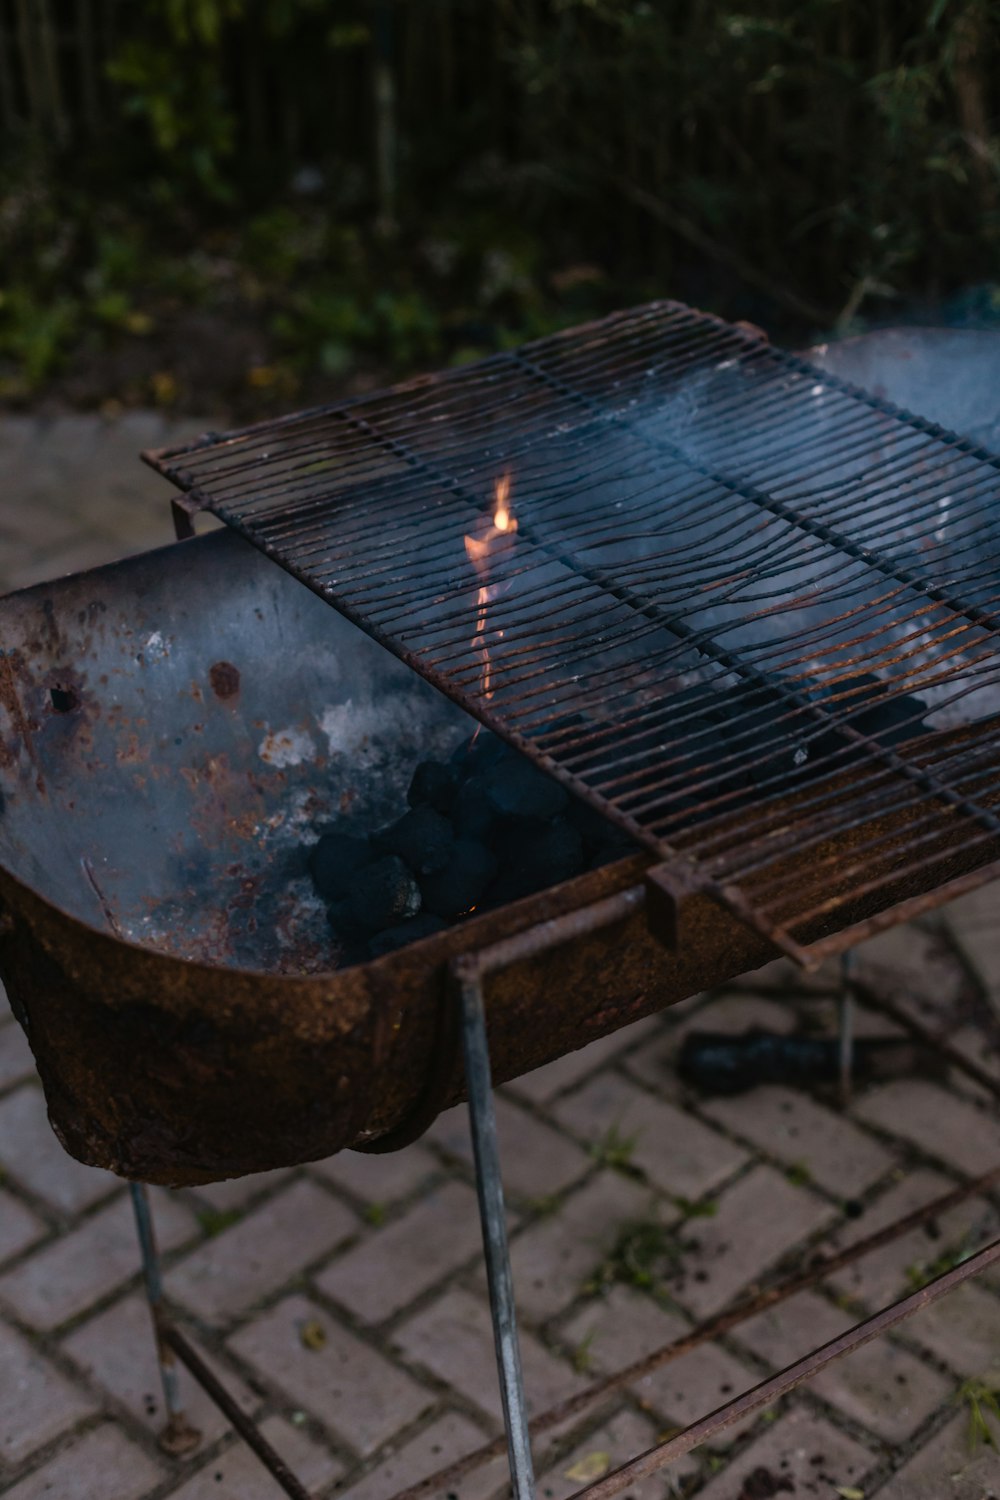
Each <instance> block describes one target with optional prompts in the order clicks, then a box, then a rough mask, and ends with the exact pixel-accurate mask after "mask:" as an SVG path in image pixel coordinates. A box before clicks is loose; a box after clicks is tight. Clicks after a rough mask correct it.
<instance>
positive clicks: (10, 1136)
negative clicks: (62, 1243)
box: [0, 1083, 121, 1214]
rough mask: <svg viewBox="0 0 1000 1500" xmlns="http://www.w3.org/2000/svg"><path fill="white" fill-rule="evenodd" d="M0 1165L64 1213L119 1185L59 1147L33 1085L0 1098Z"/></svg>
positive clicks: (108, 1175) (103, 1195)
mask: <svg viewBox="0 0 1000 1500" xmlns="http://www.w3.org/2000/svg"><path fill="white" fill-rule="evenodd" d="M0 1164H2V1165H3V1167H4V1170H5V1171H6V1172H7V1174H8V1175H9V1176H10V1177H11V1179H12V1180H13V1181H14V1182H18V1183H20V1184H21V1186H22V1187H24V1188H26V1189H27V1190H28V1191H29V1192H32V1193H34V1194H36V1196H37V1197H39V1198H41V1199H42V1200H43V1201H44V1202H45V1203H48V1204H50V1205H51V1207H52V1208H56V1209H59V1210H60V1211H61V1212H62V1213H65V1214H76V1213H79V1212H80V1210H81V1209H82V1208H89V1206H90V1205H91V1204H92V1203H97V1202H98V1201H99V1199H101V1198H106V1197H107V1196H108V1194H109V1193H110V1192H112V1191H113V1190H114V1189H115V1188H118V1187H120V1186H121V1183H120V1182H119V1180H118V1178H117V1177H113V1176H112V1175H111V1173H110V1172H101V1171H98V1170H97V1169H96V1168H94V1167H85V1166H83V1165H82V1164H81V1163H80V1162H78V1161H74V1159H73V1157H72V1156H69V1155H68V1154H67V1152H66V1151H64V1150H63V1148H62V1146H61V1145H60V1144H59V1141H58V1140H57V1138H56V1136H55V1135H54V1133H53V1130H52V1126H51V1125H50V1124H49V1120H48V1115H47V1114H46V1112H45V1098H44V1095H43V1094H42V1091H41V1089H40V1088H38V1087H37V1085H36V1084H34V1083H30V1084H25V1085H24V1086H23V1087H22V1088H19V1089H15V1090H14V1092H13V1093H11V1094H8V1095H7V1096H6V1097H5V1098H4V1099H0Z"/></svg>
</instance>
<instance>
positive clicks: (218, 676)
mask: <svg viewBox="0 0 1000 1500" xmlns="http://www.w3.org/2000/svg"><path fill="white" fill-rule="evenodd" d="M208 680H209V682H210V683H211V684H212V692H213V693H214V694H215V696H216V697H217V698H222V699H223V700H225V699H226V698H235V697H236V694H237V693H238V692H239V690H240V672H239V668H238V667H234V666H233V664H232V662H231V661H217V662H216V663H215V664H214V665H213V666H211V667H210V668H209V671H208Z"/></svg>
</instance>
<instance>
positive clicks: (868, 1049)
mask: <svg viewBox="0 0 1000 1500" xmlns="http://www.w3.org/2000/svg"><path fill="white" fill-rule="evenodd" d="M932 1061H933V1060H932V1059H930V1058H929V1057H928V1055H927V1053H926V1050H924V1051H921V1050H920V1049H919V1048H918V1047H917V1046H916V1045H915V1044H914V1043H913V1042H911V1041H908V1040H906V1039H901V1038H898V1037H861V1038H860V1039H859V1040H858V1041H856V1042H855V1043H854V1068H853V1073H854V1077H855V1078H857V1079H858V1080H864V1079H871V1078H899V1077H902V1076H904V1075H905V1074H908V1073H915V1072H918V1071H920V1072H926V1071H927V1069H928V1065H929V1064H930V1063H931V1062H932ZM677 1071H678V1073H679V1074H680V1076H681V1078H683V1079H684V1081H685V1083H690V1084H691V1085H693V1087H694V1088H696V1089H698V1090H699V1091H700V1092H701V1093H703V1094H745V1093H746V1092H747V1091H748V1090H749V1089H753V1088H756V1087H757V1086H758V1085H759V1084H762V1083H784V1084H788V1085H790V1086H792V1087H795V1086H796V1085H800V1086H802V1085H811V1084H816V1083H835V1082H836V1081H837V1079H838V1078H839V1077H840V1044H839V1042H838V1040H837V1038H836V1037H824V1036H821V1037H813V1036H782V1035H780V1034H778V1033H776V1032H773V1031H764V1030H761V1029H759V1028H757V1027H755V1028H753V1029H752V1030H750V1031H744V1032H742V1033H741V1034H740V1035H739V1036H730V1035H728V1034H727V1033H725V1032H716V1031H691V1032H689V1033H688V1035H687V1036H686V1037H685V1038H684V1043H683V1046H682V1047H681V1051H680V1056H679V1058H678V1060H677Z"/></svg>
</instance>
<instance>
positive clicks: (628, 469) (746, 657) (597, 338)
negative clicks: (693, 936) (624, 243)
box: [149, 303, 1000, 961]
mask: <svg viewBox="0 0 1000 1500" xmlns="http://www.w3.org/2000/svg"><path fill="white" fill-rule="evenodd" d="M149 457H150V461H151V462H152V463H153V464H154V466H155V467H157V468H158V469H159V470H160V471H161V472H163V473H164V474H166V475H168V476H169V477H170V478H171V479H172V480H174V481H175V483H177V484H178V485H179V486H180V487H181V488H182V489H184V490H187V491H189V492H190V493H191V496H192V499H193V501H194V502H196V503H197V504H198V505H200V506H201V507H203V508H205V509H208V510H211V511H213V512H214V513H215V514H217V515H218V516H220V517H221V518H222V519H223V520H224V521H226V522H227V523H228V524H229V525H231V526H233V527H235V528H236V529H237V530H239V531H240V532H242V533H243V534H244V535H245V536H247V537H248V538H249V539H250V540H251V541H252V542H254V543H255V544H256V545H257V546H259V547H261V548H263V550H264V551H265V552H267V553H268V554H269V555H270V556H271V557H273V558H274V559H275V560H276V561H278V562H279V563H280V564H281V565H282V566H283V567H285V568H287V569H288V570H289V571H290V572H292V573H293V574H295V576H296V577H298V578H300V579H302V581H303V582H305V583H306V584H308V585H309V586H310V587H311V588H313V589H315V590H316V591H317V592H318V593H320V594H322V595H323V596H324V597H325V598H326V599H328V600H329V601H330V602H331V603H333V604H335V605H336V606H337V608H338V609H340V610H342V611H343V612H344V613H345V614H347V615H348V616H349V617H350V618H351V619H352V620H354V621H356V622H357V623H358V624H359V625H360V626H362V627H363V629H364V630H366V631H367V632H368V633H369V634H371V635H373V636H374V637H375V638H376V639H378V640H380V641H381V642H383V643H384V644H385V645H387V646H388V647H389V648H390V649H391V650H393V651H394V652H396V654H397V655H399V656H401V657H403V659H405V660H406V661H408V662H409V663H410V664H411V665H412V666H413V667H414V668H416V670H418V671H419V672H421V673H422V674H423V675H424V676H426V677H427V678H428V679H429V680H430V681H432V682H433V683H435V684H436V685H437V686H438V687H439V688H441V689H442V690H443V691H445V692H446V693H448V694H449V695H450V696H451V697H453V698H455V699H457V700H458V701H459V702H460V703H461V704H462V705H463V706H464V707H466V708H467V709H469V711H470V712H472V713H473V714H475V715H476V716H477V717H478V718H479V719H481V720H482V721H483V722H485V723H487V724H489V725H490V726H491V727H493V728H495V729H496V730H498V731H499V732H500V733H501V734H503V735H504V736H505V737H506V738H508V739H510V740H512V741H513V742H514V743H516V744H518V745H519V746H520V747H521V748H523V749H524V750H525V751H526V752H527V753H528V754H529V755H531V756H532V757H533V758H534V759H535V760H536V761H538V762H539V763H540V764H542V765H544V766H545V767H546V768H547V769H549V770H550V771H552V772H553V773H554V774H556V775H559V776H560V777H561V778H563V779H565V780H567V781H568V782H569V783H570V784H571V785H572V786H573V787H574V789H575V790H576V791H577V792H579V793H580V794H581V795H583V796H584V797H586V798H588V799H589V800H591V801H592V802H593V803H595V804H596V805H597V806H598V807H599V808H600V810H601V811H602V812H603V813H604V814H605V816H607V817H610V818H612V819H613V820H615V821H617V822H618V823H620V824H621V825H622V826H623V827H624V828H626V829H627V830H628V831H629V832H630V833H631V834H632V835H633V836H634V837H635V838H636V839H637V840H638V841H639V842H640V843H641V844H643V845H644V846H646V847H647V848H649V849H651V850H653V851H655V852H656V853H657V854H658V855H660V856H661V857H662V859H663V860H665V861H667V863H668V866H669V869H670V871H671V872H672V878H673V881H674V883H675V885H676V887H677V888H678V889H680V890H683V891H686V892H687V891H695V890H704V891H708V892H709V893H711V894H713V895H714V896H715V897H716V898H717V899H719V900H721V901H723V902H724V903H725V904H726V905H728V906H729V907H730V908H731V909H733V910H734V911H736V912H737V913H738V914H739V915H740V916H741V917H742V918H743V919H744V920H746V921H748V922H750V923H751V924H752V925H753V926H754V927H756V928H757V929H758V930H759V931H761V932H763V933H765V934H766V935H767V936H769V937H770V938H772V939H773V940H775V941H776V942H778V943H779V944H780V945H781V946H783V947H784V948H785V949H786V951H788V952H789V953H791V954H793V955H794V956H795V957H797V958H799V959H800V960H801V961H810V960H812V959H815V958H816V957H817V956H819V955H820V954H822V953H825V952H829V951H834V950H835V949H837V948H839V947H843V946H846V945H847V943H848V942H849V941H851V940H853V939H854V938H856V937H857V931H856V930H855V931H854V932H853V933H852V932H851V928H852V924H853V923H854V922H855V920H856V914H857V912H858V910H859V909H860V908H859V902H863V903H867V909H871V907H872V906H876V907H886V908H888V907H890V906H893V907H894V909H895V916H896V917H897V918H899V917H901V916H903V915H906V914H907V913H909V912H912V911H913V910H914V909H915V908H916V906H918V905H928V904H931V901H932V900H933V901H937V900H939V899H944V898H945V897H947V895H948V894H949V893H952V892H954V891H955V890H957V889H958V888H959V887H960V886H967V885H969V884H972V883H979V882H980V881H982V880H985V879H987V878H990V877H991V876H992V875H994V874H996V873H998V872H1000V863H997V864H996V867H994V863H993V862H995V861H997V860H998V856H1000V839H998V835H1000V809H998V810H997V811H994V806H995V804H996V803H997V802H998V800H1000V785H998V779H997V771H998V766H1000V654H998V649H997V632H998V629H1000V623H998V622H1000V574H998V570H997V562H998V559H1000V506H998V505H997V504H996V501H997V498H998V494H1000V472H998V470H1000V460H997V459H994V458H992V457H991V456H990V455H988V454H986V453H983V452H981V451H979V450H976V449H974V448H973V447H972V446H971V445H970V444H969V443H967V442H964V441H962V440H961V439H959V438H957V437H955V436H954V435H952V434H949V433H947V432H944V431H943V430H941V429H939V428H936V427H934V426H933V425H932V424H930V423H927V422H925V421H923V420H921V419H919V418H915V417H912V416H909V415H907V414H906V413H902V412H899V411H897V410H895V409H894V408H892V407H890V406H888V405H887V404H885V403H882V402H880V401H879V400H877V399H876V398H874V397H872V396H870V395H868V394H866V393H864V392H861V391H859V390H855V389H853V388H851V387H849V386H847V385H845V384H843V383H842V382H840V381H838V380H836V379H834V378H833V377H831V376H829V375H826V374H824V373H822V372H820V371H818V370H816V369H814V368H813V367H811V366H810V365H808V364H807V363H805V362H804V361H802V360H800V359H798V358H796V357H794V356H791V355H788V354H785V353H782V352H781V351H778V350H776V349H774V348H773V347H772V346H770V345H769V344H768V343H767V342H766V341H765V340H764V339H763V338H762V337H760V336H759V335H757V334H756V333H755V332H754V331H753V330H746V329H742V328H738V327H731V326H729V325H727V324H724V323H722V322H720V321H718V320H716V319H713V318H710V317H707V316H705V315H703V314H700V313H696V312H693V311H691V310H690V309H687V308H684V307H682V306H679V305H677V304H662V303H660V304H654V305H652V306H649V307H645V308H640V309H637V310H635V311H632V312H629V313H625V314H621V315H617V316H615V317H613V318H609V319H606V320H604V321H603V322H601V323H597V324H592V325H589V326H587V327H585V328H581V329H577V330H575V331H573V332H571V333H569V334H563V335H557V336H554V337H551V338H547V339H543V340H540V341H538V342H537V343H534V344H531V345H528V346H525V347H524V348H522V349H520V350H516V351H513V352H511V353H506V354H503V355H498V356H496V357H494V358H491V359H488V360H485V361H483V362H482V363H481V364H478V365H475V366H471V367H468V368H466V369H464V370H457V371H451V372H448V373H446V374H443V375H440V376H437V377H433V378H429V379H422V380H418V381H413V382H411V383H409V384H406V385H403V386H399V387H397V388H395V389H393V390H391V391H388V392H382V393H379V394H376V395H371V396H364V397H360V398H358V399H355V400H352V401H347V402H344V403H342V404H340V405H336V406H331V407H326V408H322V409H318V410H315V411H310V412H304V413H302V414H299V415H296V416H293V417H290V418H287V419H284V420H281V421H277V422H268V423H264V424H261V425H259V426H257V427H252V428H248V429H245V430H243V431H240V432H235V433H231V434H228V435H226V436H223V437H216V436H214V435H211V436H209V437H207V438H206V439H203V440H202V441H201V442H200V443H198V444H195V445H193V446H191V447H186V448H181V449H176V450H173V451H167V452H163V453H159V454H155V455H150V456H149ZM507 480H509V502H508V503H509V507H510V510H511V512H512V514H513V517H514V519H515V521H516V526H517V529H516V531H515V530H513V529H512V528H510V529H508V530H506V531H504V532H500V531H498V528H497V526H496V525H494V524H492V522H493V517H494V510H495V507H496V504H497V499H496V496H497V485H498V481H500V482H503V484H502V488H501V491H500V493H501V495H502V494H503V493H504V488H505V485H506V481H507ZM501 519H502V518H501ZM467 538H471V542H467ZM470 548H471V551H472V553H473V554H475V555H470ZM803 856H805V857H806V860H805V868H806V870H807V874H806V875H805V876H804V875H803V869H804V860H803ZM931 892H932V893H933V895H932V896H929V895H928V893H931ZM807 949H808V950H809V951H808V952H807Z"/></svg>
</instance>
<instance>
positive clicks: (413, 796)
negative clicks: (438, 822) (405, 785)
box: [406, 760, 458, 817]
mask: <svg viewBox="0 0 1000 1500" xmlns="http://www.w3.org/2000/svg"><path fill="white" fill-rule="evenodd" d="M457 794H458V775H457V773H456V771H455V770H454V769H453V768H452V767H451V766H445V765H442V763H441V761H439V760H422V761H421V762H420V764H419V766H418V767H417V769H416V770H415V771H414V773H413V780H412V781H411V782H410V789H409V791H408V792H407V794H406V800H407V802H408V803H409V804H410V806H411V807H420V806H422V805H423V804H424V803H426V804H427V806H428V807H432V808H433V809H434V811H435V812H438V813H441V814H442V815H443V816H444V817H447V816H448V814H449V813H450V812H451V810H452V808H453V807H454V805H455V797H456V795H457Z"/></svg>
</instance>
